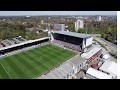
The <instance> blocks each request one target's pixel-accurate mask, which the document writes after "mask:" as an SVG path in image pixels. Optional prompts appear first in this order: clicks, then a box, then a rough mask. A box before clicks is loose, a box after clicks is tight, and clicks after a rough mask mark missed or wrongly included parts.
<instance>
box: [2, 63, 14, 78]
mask: <svg viewBox="0 0 120 90" xmlns="http://www.w3.org/2000/svg"><path fill="white" fill-rule="evenodd" d="M0 64H1V63H0ZM1 66H2V67H3V69H4V70H5V72H6V73H7V74H8V76H9V78H10V79H12V78H11V76H10V74H9V72H10V69H9V72H8V71H6V68H9V67H4V66H3V65H2V64H1Z"/></svg>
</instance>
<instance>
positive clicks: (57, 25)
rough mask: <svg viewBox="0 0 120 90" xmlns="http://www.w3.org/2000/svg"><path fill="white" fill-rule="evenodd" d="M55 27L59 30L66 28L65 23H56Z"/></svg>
mask: <svg viewBox="0 0 120 90" xmlns="http://www.w3.org/2000/svg"><path fill="white" fill-rule="evenodd" d="M54 29H55V30H58V31H64V30H65V24H54Z"/></svg>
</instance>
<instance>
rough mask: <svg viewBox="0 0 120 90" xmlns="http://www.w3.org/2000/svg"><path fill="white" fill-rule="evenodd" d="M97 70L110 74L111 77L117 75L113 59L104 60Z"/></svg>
mask: <svg viewBox="0 0 120 90" xmlns="http://www.w3.org/2000/svg"><path fill="white" fill-rule="evenodd" d="M99 70H101V71H103V72H106V73H108V74H110V75H111V76H112V77H113V78H116V77H117V63H115V62H114V61H105V62H104V63H103V65H102V66H101V67H100V68H99Z"/></svg>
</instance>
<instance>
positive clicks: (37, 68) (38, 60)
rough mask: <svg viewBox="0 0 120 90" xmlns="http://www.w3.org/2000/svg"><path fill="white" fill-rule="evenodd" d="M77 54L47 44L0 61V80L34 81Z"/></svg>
mask: <svg viewBox="0 0 120 90" xmlns="http://www.w3.org/2000/svg"><path fill="white" fill-rule="evenodd" d="M76 54H77V53H75V52H73V51H69V50H66V49H63V48H60V47H58V46H55V45H52V44H47V45H44V46H40V47H37V48H34V49H30V50H27V51H23V52H20V53H17V54H14V55H11V56H7V57H4V58H1V59H0V79H34V78H37V77H39V76H40V75H42V74H44V73H46V72H48V71H49V70H51V69H52V68H54V67H57V65H59V64H61V63H63V62H64V61H66V60H68V59H70V58H71V57H73V56H74V55H76Z"/></svg>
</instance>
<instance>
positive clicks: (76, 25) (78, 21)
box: [75, 19, 84, 31]
mask: <svg viewBox="0 0 120 90" xmlns="http://www.w3.org/2000/svg"><path fill="white" fill-rule="evenodd" d="M79 28H84V22H83V20H79V19H78V20H77V21H76V22H75V30H76V31H78V29H79Z"/></svg>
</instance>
